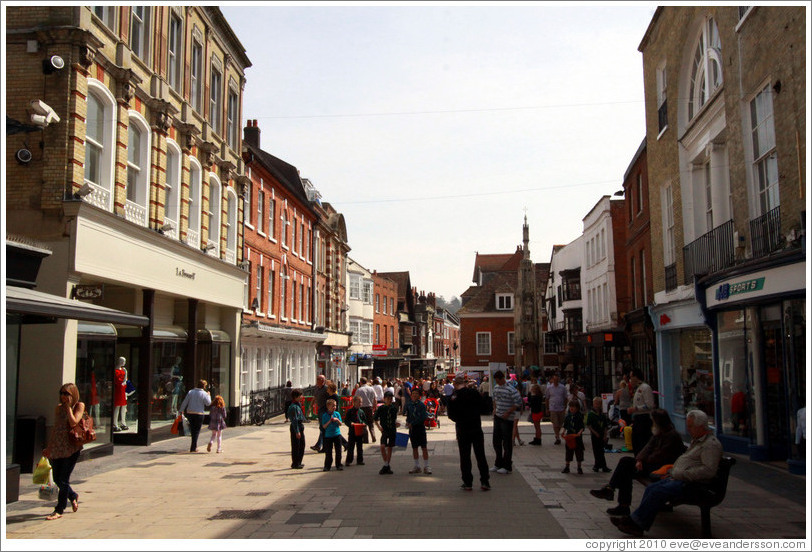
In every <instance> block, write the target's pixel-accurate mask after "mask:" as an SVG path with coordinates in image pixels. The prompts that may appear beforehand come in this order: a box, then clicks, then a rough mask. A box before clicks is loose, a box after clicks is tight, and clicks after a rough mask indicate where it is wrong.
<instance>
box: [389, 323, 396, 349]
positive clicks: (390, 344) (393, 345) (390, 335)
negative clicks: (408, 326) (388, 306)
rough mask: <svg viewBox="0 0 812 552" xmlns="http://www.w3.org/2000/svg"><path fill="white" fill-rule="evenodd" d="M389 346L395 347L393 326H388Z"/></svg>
mask: <svg viewBox="0 0 812 552" xmlns="http://www.w3.org/2000/svg"><path fill="white" fill-rule="evenodd" d="M389 348H390V349H394V348H395V327H394V326H390V327H389Z"/></svg>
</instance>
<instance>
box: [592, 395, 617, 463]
mask: <svg viewBox="0 0 812 552" xmlns="http://www.w3.org/2000/svg"><path fill="white" fill-rule="evenodd" d="M586 426H587V427H588V428H589V433H590V434H591V435H590V437H591V439H592V455H593V456H594V457H595V465H594V466H593V467H592V471H594V472H596V471H602V472H604V473H608V472H610V471H612V470H610V469H609V468H608V467H607V466H606V455H605V454H604V446H605V445H606V443H607V441H608V440H609V417H608V416H607V415H606V414H604V413H603V400H602V399H601V398H600V397H595V398H594V399H592V410H591V411H590V412H589V414H587V415H586Z"/></svg>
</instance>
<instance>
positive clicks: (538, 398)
mask: <svg viewBox="0 0 812 552" xmlns="http://www.w3.org/2000/svg"><path fill="white" fill-rule="evenodd" d="M527 404H528V405H529V406H530V419H531V420H533V427H534V428H535V429H536V436H535V438H534V439H533V440H532V441H530V444H531V445H535V446H537V447H540V446H541V419H542V418H543V417H544V395H542V394H541V386H539V385H538V384H535V383H534V384H533V385H532V386H531V387H530V396H529V397H528V398H527Z"/></svg>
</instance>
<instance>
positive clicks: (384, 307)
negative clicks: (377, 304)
mask: <svg viewBox="0 0 812 552" xmlns="http://www.w3.org/2000/svg"><path fill="white" fill-rule="evenodd" d="M376 301H377V299H376ZM383 313H384V314H386V297H384V298H383Z"/></svg>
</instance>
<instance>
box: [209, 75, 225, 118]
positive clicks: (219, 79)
mask: <svg viewBox="0 0 812 552" xmlns="http://www.w3.org/2000/svg"><path fill="white" fill-rule="evenodd" d="M222 86H223V76H222V74H221V73H220V71H218V70H217V68H216V67H212V68H211V86H210V88H209V123H210V124H211V128H212V130H213V131H214V132H216V133H217V134H220V132H221V130H222V129H221V128H220V125H221V122H222V116H223V91H222Z"/></svg>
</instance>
